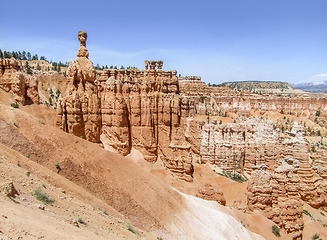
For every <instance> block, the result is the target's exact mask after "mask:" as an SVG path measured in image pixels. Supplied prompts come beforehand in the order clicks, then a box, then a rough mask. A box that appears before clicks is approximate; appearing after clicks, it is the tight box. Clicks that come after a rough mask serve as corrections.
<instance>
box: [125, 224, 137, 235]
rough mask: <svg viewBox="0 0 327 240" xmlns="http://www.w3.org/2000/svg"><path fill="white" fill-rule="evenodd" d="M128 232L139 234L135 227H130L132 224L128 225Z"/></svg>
mask: <svg viewBox="0 0 327 240" xmlns="http://www.w3.org/2000/svg"><path fill="white" fill-rule="evenodd" d="M127 230H128V231H130V232H132V233H137V232H136V230H135V229H134V228H133V226H132V225H130V224H127Z"/></svg>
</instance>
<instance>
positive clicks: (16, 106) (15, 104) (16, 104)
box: [10, 101, 19, 108]
mask: <svg viewBox="0 0 327 240" xmlns="http://www.w3.org/2000/svg"><path fill="white" fill-rule="evenodd" d="M10 106H12V107H13V108H18V107H19V106H18V103H17V101H15V102H14V103H11V104H10Z"/></svg>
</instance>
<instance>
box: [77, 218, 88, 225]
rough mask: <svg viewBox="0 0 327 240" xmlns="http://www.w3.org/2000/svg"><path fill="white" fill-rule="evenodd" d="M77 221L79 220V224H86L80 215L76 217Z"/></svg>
mask: <svg viewBox="0 0 327 240" xmlns="http://www.w3.org/2000/svg"><path fill="white" fill-rule="evenodd" d="M77 222H79V223H80V224H83V225H86V222H84V221H83V219H82V218H80V217H79V218H78V219H77Z"/></svg>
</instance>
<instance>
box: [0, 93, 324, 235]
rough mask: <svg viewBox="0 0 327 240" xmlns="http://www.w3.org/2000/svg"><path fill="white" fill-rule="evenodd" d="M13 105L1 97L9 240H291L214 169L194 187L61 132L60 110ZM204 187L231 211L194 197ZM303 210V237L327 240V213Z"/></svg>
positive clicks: (0, 158) (202, 167) (200, 169)
mask: <svg viewBox="0 0 327 240" xmlns="http://www.w3.org/2000/svg"><path fill="white" fill-rule="evenodd" d="M13 101H14V100H13V98H12V96H11V95H10V94H8V93H5V92H3V91H2V90H0V113H1V114H0V191H1V192H0V238H1V239H291V237H290V236H288V235H287V234H286V233H285V232H284V231H283V230H281V232H280V234H281V236H280V237H276V236H275V235H274V234H273V233H272V226H273V225H275V224H274V223H273V222H272V221H271V220H269V219H267V218H265V217H263V216H262V215H261V214H260V213H259V212H257V213H256V212H254V213H246V211H245V208H246V201H247V196H246V193H247V190H246V183H238V182H235V181H232V180H231V179H228V178H225V177H223V176H220V175H218V174H217V173H216V172H215V171H219V169H215V167H213V166H211V165H209V164H197V163H194V166H195V167H194V181H193V182H185V181H183V180H179V179H178V177H177V176H175V175H174V174H173V173H171V172H170V171H169V170H168V169H166V168H165V167H164V166H163V164H162V163H160V160H159V161H157V162H156V163H155V164H150V163H148V162H147V161H145V160H144V159H143V157H142V155H141V154H140V153H139V152H138V151H136V150H134V149H133V150H132V151H131V154H130V155H128V156H127V157H122V156H120V155H118V154H115V153H111V152H109V151H107V150H104V149H103V148H102V147H101V146H99V145H98V144H94V143H91V142H88V141H86V140H83V139H81V138H79V137H76V136H73V135H71V134H68V133H65V132H63V131H61V130H60V129H58V128H56V127H55V126H54V125H55V116H56V112H55V110H53V109H52V108H49V107H46V106H43V105H35V104H33V105H27V106H20V108H12V107H11V106H10V103H12V102H13ZM57 163H58V165H59V166H60V170H59V168H58V167H56V166H58V165H57ZM58 170H59V171H58ZM214 170H215V171H214ZM10 183H13V185H14V187H15V189H16V190H17V192H18V193H19V195H16V197H15V198H12V197H8V196H7V192H8V191H7V189H8V186H9V185H10ZM206 184H210V185H211V186H213V187H217V188H219V189H220V190H221V191H222V192H223V193H224V196H225V199H226V206H222V205H220V204H218V203H217V202H215V201H207V200H203V199H200V198H197V197H195V196H196V195H197V194H198V189H199V188H201V187H203V188H204V187H205V185H206ZM35 191H37V192H35ZM38 192H41V193H45V194H46V197H48V198H47V199H48V200H45V202H42V201H39V200H37V199H36V195H37V194H38ZM47 201H48V202H49V203H48V204H45V203H47ZM304 209H305V210H306V211H307V212H309V213H310V214H311V216H308V215H304V230H303V239H311V238H312V237H313V236H314V235H315V234H319V237H320V238H321V239H326V238H327V228H326V227H324V226H323V224H322V223H327V218H326V216H327V213H326V212H323V211H320V210H315V209H313V208H311V207H310V206H308V205H306V204H304ZM318 220H319V221H318Z"/></svg>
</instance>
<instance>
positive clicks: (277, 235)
mask: <svg viewBox="0 0 327 240" xmlns="http://www.w3.org/2000/svg"><path fill="white" fill-rule="evenodd" d="M272 232H273V234H275V236H276V237H280V229H279V227H278V226H276V225H274V226H272Z"/></svg>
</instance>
